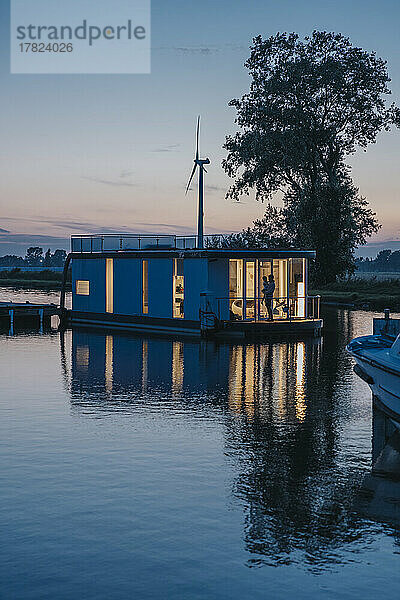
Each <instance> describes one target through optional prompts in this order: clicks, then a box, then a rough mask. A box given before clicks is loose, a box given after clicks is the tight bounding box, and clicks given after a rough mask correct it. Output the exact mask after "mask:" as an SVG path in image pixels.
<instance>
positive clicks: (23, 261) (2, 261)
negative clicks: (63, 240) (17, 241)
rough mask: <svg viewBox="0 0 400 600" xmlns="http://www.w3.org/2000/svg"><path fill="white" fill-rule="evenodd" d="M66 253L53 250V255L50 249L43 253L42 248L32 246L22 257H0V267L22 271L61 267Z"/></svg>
mask: <svg viewBox="0 0 400 600" xmlns="http://www.w3.org/2000/svg"><path fill="white" fill-rule="evenodd" d="M66 256H67V253H66V251H65V250H55V251H54V252H53V253H52V252H51V250H50V248H49V249H48V250H47V251H46V253H43V248H40V247H39V246H32V247H31V248H28V249H27V251H26V254H25V256H24V257H22V256H15V255H13V254H7V255H6V256H0V267H11V268H14V269H15V268H19V269H22V270H23V268H24V267H48V268H51V267H63V266H64V262H65V259H66Z"/></svg>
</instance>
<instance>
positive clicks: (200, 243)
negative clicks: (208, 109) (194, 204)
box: [186, 117, 210, 248]
mask: <svg viewBox="0 0 400 600" xmlns="http://www.w3.org/2000/svg"><path fill="white" fill-rule="evenodd" d="M199 137H200V117H198V118H197V128H196V156H195V159H194V167H193V171H192V173H191V175H190V178H189V183H188V184H187V187H186V194H187V193H188V191H189V188H190V184H191V183H192V179H193V176H194V174H195V172H196V169H197V167H199V206H198V212H197V247H198V248H204V172H206V173H207V171H206V170H205V168H204V165H209V164H210V160H209V159H208V158H200V152H199Z"/></svg>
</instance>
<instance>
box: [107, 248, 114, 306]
mask: <svg viewBox="0 0 400 600" xmlns="http://www.w3.org/2000/svg"><path fill="white" fill-rule="evenodd" d="M106 312H108V313H112V312H114V261H113V259H112V258H106Z"/></svg>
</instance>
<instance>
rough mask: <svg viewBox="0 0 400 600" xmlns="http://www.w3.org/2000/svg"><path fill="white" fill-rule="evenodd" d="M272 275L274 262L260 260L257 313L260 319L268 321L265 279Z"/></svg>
mask: <svg viewBox="0 0 400 600" xmlns="http://www.w3.org/2000/svg"><path fill="white" fill-rule="evenodd" d="M271 273H272V260H259V261H258V300H257V312H258V317H257V318H258V319H267V318H268V314H267V307H266V306H265V303H264V302H263V301H262V300H263V293H262V291H263V288H264V277H266V278H267V281H268V277H269V276H270V275H271Z"/></svg>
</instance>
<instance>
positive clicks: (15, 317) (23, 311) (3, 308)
mask: <svg viewBox="0 0 400 600" xmlns="http://www.w3.org/2000/svg"><path fill="white" fill-rule="evenodd" d="M55 315H56V316H59V315H60V307H59V306H57V304H33V303H31V302H0V325H1V326H2V327H7V326H8V327H9V328H10V329H11V330H12V329H13V328H14V326H15V325H20V326H22V327H39V328H40V329H43V328H44V327H49V326H50V324H51V317H53V316H55Z"/></svg>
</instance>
